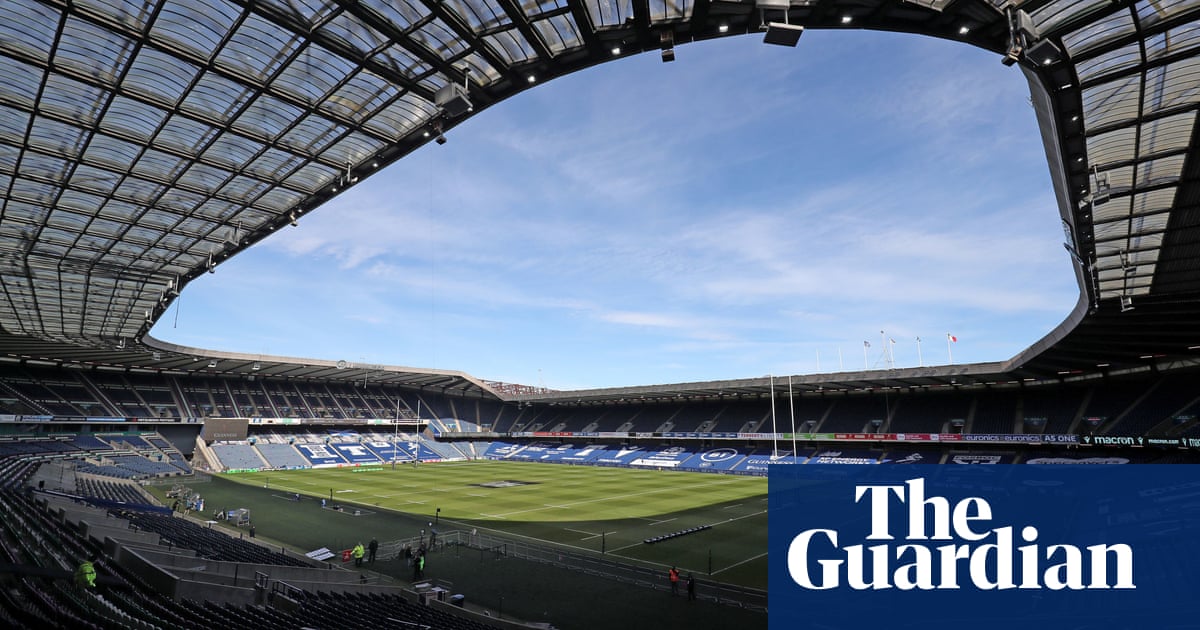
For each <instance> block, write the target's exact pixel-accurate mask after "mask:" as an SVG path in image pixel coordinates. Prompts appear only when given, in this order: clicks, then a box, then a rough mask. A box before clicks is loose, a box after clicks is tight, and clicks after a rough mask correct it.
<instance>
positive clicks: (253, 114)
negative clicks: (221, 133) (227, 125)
mask: <svg viewBox="0 0 1200 630" xmlns="http://www.w3.org/2000/svg"><path fill="white" fill-rule="evenodd" d="M303 114H304V112H303V111H302V110H301V109H300V108H298V107H293V106H292V105H289V104H288V103H285V102H283V101H281V100H279V99H277V98H275V97H273V96H271V95H270V94H262V95H260V96H259V97H258V98H257V99H255V100H254V102H253V103H251V104H250V106H249V107H247V108H246V110H245V111H244V112H242V114H241V115H240V116H238V117H237V120H235V121H234V122H233V128H234V129H237V130H238V131H241V132H243V133H246V134H249V135H250V136H253V137H255V138H259V139H262V140H265V141H274V140H275V139H276V138H278V137H279V136H280V135H281V134H283V133H284V131H286V130H287V128H288V127H290V126H291V124H292V122H293V121H295V120H297V119H299V118H300V117H301V116H302V115H303Z"/></svg>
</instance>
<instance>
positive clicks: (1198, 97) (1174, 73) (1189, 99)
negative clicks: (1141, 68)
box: [1145, 59, 1200, 115]
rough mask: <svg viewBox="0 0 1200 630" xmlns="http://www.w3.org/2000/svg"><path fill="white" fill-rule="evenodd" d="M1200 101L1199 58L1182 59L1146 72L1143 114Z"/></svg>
mask: <svg viewBox="0 0 1200 630" xmlns="http://www.w3.org/2000/svg"><path fill="white" fill-rule="evenodd" d="M1197 101H1200V60H1198V59H1183V60H1181V61H1176V62H1175V63H1171V64H1168V65H1166V66H1160V67H1158V68H1151V69H1150V70H1149V71H1147V72H1146V91H1145V102H1146V109H1145V114H1147V115H1149V114H1153V113H1155V112H1158V111H1161V110H1164V109H1172V108H1176V107H1179V106H1181V105H1191V104H1194V103H1196V102H1197Z"/></svg>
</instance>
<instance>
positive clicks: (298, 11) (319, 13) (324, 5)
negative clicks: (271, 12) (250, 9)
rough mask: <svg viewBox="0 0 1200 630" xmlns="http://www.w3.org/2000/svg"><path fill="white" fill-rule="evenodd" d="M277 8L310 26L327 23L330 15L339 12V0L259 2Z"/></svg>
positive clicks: (270, 0) (267, 0)
mask: <svg viewBox="0 0 1200 630" xmlns="http://www.w3.org/2000/svg"><path fill="white" fill-rule="evenodd" d="M258 1H259V2H260V3H262V4H264V5H268V6H272V7H275V8H276V9H278V10H279V11H282V12H283V13H284V14H286V15H288V16H290V17H292V18H293V19H296V20H299V21H301V22H306V23H308V24H309V25H310V26H315V25H316V24H319V23H321V22H323V21H325V20H326V19H327V18H328V17H329V15H331V14H332V13H334V12H335V11H339V10H340V9H339V7H338V3H337V0H258Z"/></svg>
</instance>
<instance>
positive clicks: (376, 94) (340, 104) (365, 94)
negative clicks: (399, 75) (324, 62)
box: [321, 71, 399, 123]
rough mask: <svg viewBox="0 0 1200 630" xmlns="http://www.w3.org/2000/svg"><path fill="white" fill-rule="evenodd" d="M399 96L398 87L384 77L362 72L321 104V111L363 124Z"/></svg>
mask: <svg viewBox="0 0 1200 630" xmlns="http://www.w3.org/2000/svg"><path fill="white" fill-rule="evenodd" d="M397 94H399V90H398V89H397V88H396V86H394V85H392V83H390V82H389V81H387V80H385V79H384V78H383V77H380V76H379V75H377V74H375V73H373V72H367V71H362V72H358V73H357V74H355V75H354V76H353V77H351V78H350V80H349V81H348V82H347V83H346V84H345V85H343V86H341V87H340V88H338V90H337V91H336V92H334V93H333V94H332V95H330V96H329V98H327V99H325V101H324V102H323V103H321V110H322V111H324V112H327V113H329V114H330V115H333V116H336V117H338V118H342V119H347V120H352V121H354V122H356V123H362V121H364V120H366V119H367V117H369V116H371V115H373V114H374V113H375V112H376V111H378V110H379V108H381V107H383V105H384V103H386V102H387V101H388V100H390V99H393V98H395V97H396V95H397Z"/></svg>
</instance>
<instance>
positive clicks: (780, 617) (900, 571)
mask: <svg viewBox="0 0 1200 630" xmlns="http://www.w3.org/2000/svg"><path fill="white" fill-rule="evenodd" d="M769 480H770V481H769V487H768V493H769V499H768V501H769V513H770V522H769V526H768V537H769V547H768V564H769V566H768V573H769V600H770V607H769V613H768V624H769V627H770V630H784V629H787V630H793V629H795V628H820V629H822V630H858V629H860V628H862V629H865V628H871V629H872V630H875V629H878V628H887V630H904V629H906V628H912V629H914V630H916V629H920V630H943V629H945V630H950V629H954V630H961V629H964V628H970V629H971V630H991V629H993V628H995V629H997V630H999V629H1001V628H1003V629H1004V630H1013V629H1014V628H1016V629H1019V630H1033V629H1041V628H1054V629H1056V630H1077V629H1082V628H1087V629H1089V630H1091V629H1101V628H1104V629H1108V628H1112V629H1124V628H1172V629H1180V628H1196V629H1200V618H1197V617H1196V616H1195V615H1194V613H1192V612H1191V611H1190V610H1189V607H1187V606H1183V607H1181V606H1178V605H1176V604H1177V603H1178V602H1184V601H1193V600H1194V598H1195V596H1194V593H1193V591H1194V589H1195V587H1196V585H1197V584H1200V466H1183V465H1180V466H1154V465H1106V466H1069V465H1055V464H1044V465H1037V466H1033V465H1013V464H996V465H992V466H951V465H941V466H937V465H928V464H912V465H908V466H849V465H840V466H836V465H824V466H822V465H813V464H806V465H803V466H771V467H770V471H769Z"/></svg>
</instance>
